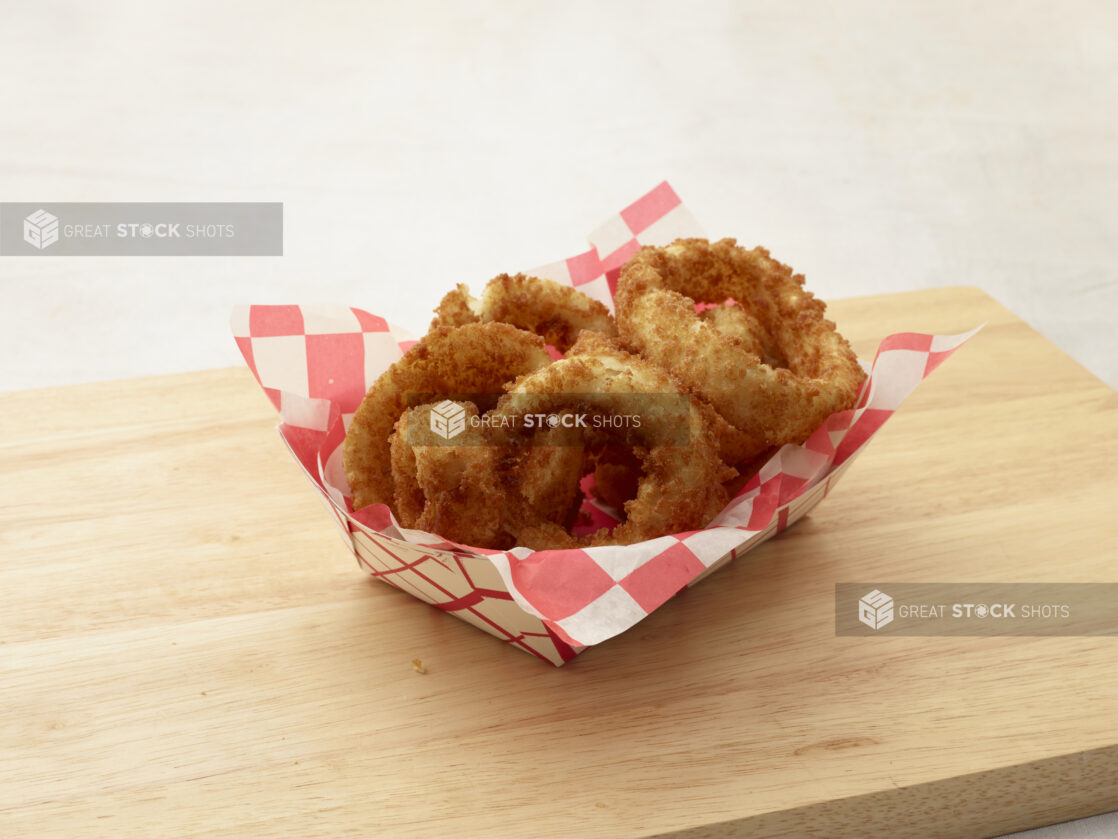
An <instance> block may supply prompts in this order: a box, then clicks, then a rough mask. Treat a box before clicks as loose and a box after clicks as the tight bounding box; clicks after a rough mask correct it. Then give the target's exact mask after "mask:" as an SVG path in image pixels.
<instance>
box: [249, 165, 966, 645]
mask: <svg viewBox="0 0 1118 839" xmlns="http://www.w3.org/2000/svg"><path fill="white" fill-rule="evenodd" d="M701 235H703V234H702V232H701V231H700V230H699V227H698V225H697V224H696V222H695V220H694V218H693V217H692V215H691V214H690V212H689V211H688V210H687V208H686V207H684V206H683V204H682V203H681V202H680V200H679V197H678V196H677V195H676V193H675V191H674V190H673V189H672V188H671V187H670V186H669V185H668V184H667V182H665V183H661V184H660V185H659V186H657V187H656V188H655V189H653V190H652V191H651V192H649V193H648V194H647V195H645V196H644V197H642V198H640V199H638V200H637V201H635V202H634V203H633V204H631V205H629V206H628V207H626V208H625V209H624V210H622V211H621V212H620V213H619V214H618V215H617V216H615V217H614V218H612V219H610V220H609V221H608V222H606V223H605V224H603V225H602V226H601V227H599V228H598V229H597V230H596V231H595V232H594V233H592V234H591V235H590V241H591V244H592V247H591V248H590V250H588V251H586V252H585V253H582V254H579V255H578V256H574V257H571V258H570V259H567V260H564V261H563V262H558V263H553V264H551V265H547V266H544V267H542V268H538V269H536V270H535V271H532V272H530V273H532V274H535V275H536V276H542V277H548V278H550V279H553V280H556V281H558V282H561V283H565V284H568V285H573V286H575V287H577V288H578V289H579V290H581V291H583V292H585V293H587V294H589V295H590V296H591V297H594V298H596V299H598V300H601V301H603V302H604V303H606V304H607V305H609V306H611V307H612V305H613V301H612V297H613V292H614V290H615V288H616V282H617V276H618V274H619V273H620V270H621V266H622V265H623V264H624V263H625V261H626V260H628V259H629V257H630V256H632V255H633V254H634V253H635V252H636V251H637V249H638V248H640V247H641V246H642V245H663V244H668V243H670V242H671V241H673V240H674V239H676V238H678V237H681V236H701ZM232 326H233V334H234V336H235V338H236V341H237V345H238V346H239V347H240V349H241V352H242V353H243V354H244V357H245V361H246V362H247V363H248V366H249V368H250V369H251V370H252V372H253V374H254V375H255V376H256V378H257V380H258V381H259V382H260V385H261V387H263V388H264V392H265V393H266V394H267V395H268V397H269V398H270V399H271V400H272V404H274V405H275V406H276V409H277V410H278V411H279V412H280V416H281V422H280V425H279V431H280V434H281V436H282V437H283V439H284V441H285V443H286V444H287V446H288V448H289V449H290V450H291V453H292V454H293V455H294V456H295V458H296V460H298V461H299V463H300V465H301V466H302V467H303V469H304V471H305V472H306V474H307V477H308V478H310V480H311V482H312V483H313V484H314V485H315V487H316V488H317V489H318V490H319V492H320V493H321V494H322V498H323V500H324V502H325V504H326V508H327V509H328V510H329V511H330V513H331V515H332V516H333V518H334V519H335V521H336V522H337V524H338V526H339V527H340V528H341V531H342V533H343V535H344V536H345V538H346V540H347V542H348V543H349V545H350V548H351V550H352V551H353V554H354V556H356V558H357V560H358V563H359V564H360V565H361V566H362V567H363V568H365V569H366V570H367V571H368V572H369V573H370V574H372V575H374V576H376V577H378V578H379V579H381V580H383V581H385V582H387V583H390V584H391V585H394V586H396V587H397V588H399V589H401V590H403V591H406V592H409V593H410V594H412V595H414V596H415V597H418V598H419V599H421V600H424V601H426V602H427V603H430V604H432V605H433V606H437V607H438V608H440V609H442V610H444V611H447V612H450V613H451V614H453V615H455V616H457V617H459V618H461V619H462V620H465V621H467V622H469V623H472V624H473V625H474V626H477V627H479V628H480V629H483V630H485V631H486V632H488V633H490V634H491V635H494V636H496V637H498V638H500V639H502V640H504V641H506V642H507V643H509V644H512V645H514V646H517V647H520V648H521V649H523V650H525V651H526V652H530V653H532V654H533V655H536V656H538V657H539V658H542V659H544V660H546V661H550V662H552V663H553V664H556V665H559V664H563V663H565V662H567V661H569V660H570V659H572V658H574V656H576V655H578V653H579V652H581V651H582V650H583V649H584V648H585V647H587V646H589V645H591V644H598V643H600V642H602V641H605V640H606V639H607V638H611V637H613V636H614V635H617V634H618V633H620V632H624V631H625V630H626V629H629V628H630V627H631V626H633V624H635V623H637V622H638V621H639V620H641V619H642V618H644V617H645V616H647V615H648V614H649V613H650V612H652V611H653V610H654V609H656V608H657V607H658V606H660V605H661V604H662V603H664V602H665V601H666V600H668V599H669V598H670V597H672V595H674V594H675V593H676V592H678V591H679V590H680V589H682V588H684V587H686V586H688V585H693V584H694V583H696V582H698V581H699V580H701V579H702V578H703V577H705V576H706V575H707V574H709V573H710V572H712V571H714V570H715V569H717V568H719V567H721V566H722V565H723V564H725V563H726V562H728V561H730V560H731V559H733V558H734V557H737V556H740V555H741V554H743V553H745V552H746V551H748V550H750V549H752V548H754V547H756V546H757V545H759V544H761V543H762V542H764V541H765V540H766V539H768V538H769V537H771V536H773V535H775V534H776V533H779V532H780V531H781V530H783V529H785V528H786V527H788V526H789V525H791V524H792V523H793V522H795V521H796V520H797V519H798V518H800V517H801V516H803V515H804V514H805V513H806V512H808V511H809V510H810V509H811V508H812V507H814V506H815V505H816V504H818V503H819V502H820V501H821V500H822V499H823V498H824V497H825V496H826V494H827V493H828V492H829V491H830V489H831V487H833V486H834V484H835V482H836V481H837V480H838V479H839V478H840V477H841V475H842V473H843V472H844V471H845V470H846V468H847V467H848V466H849V465H850V462H851V461H852V460H853V458H854V456H855V455H856V454H857V453H858V452H860V451H861V449H862V447H863V446H864V445H865V444H866V442H867V441H868V440H869V439H870V438H871V437H872V436H873V435H874V433H876V431H877V429H878V428H880V427H881V425H882V424H883V423H884V422H885V420H886V419H888V418H889V416H890V415H891V414H892V413H893V411H895V410H896V409H897V407H898V406H899V405H900V403H901V402H902V401H903V400H904V398H905V397H906V396H907V395H908V394H909V393H910V392H911V391H912V390H913V388H915V387H916V385H917V384H919V383H920V382H921V381H922V380H923V379H924V378H925V377H926V376H927V375H928V374H929V373H931V371H932V370H934V369H935V368H936V367H937V366H938V365H939V364H940V363H942V362H943V361H944V359H946V358H947V357H948V356H949V355H951V353H952V352H954V351H955V350H956V349H957V348H958V347H959V346H961V345H962V344H963V343H964V342H965V341H966V340H967V339H968V338H970V337H971V335H973V334H974V333H975V332H977V329H975V330H972V331H970V332H967V333H964V334H962V335H948V336H938V335H921V334H915V333H901V334H896V335H890V336H889V337H888V338H886V339H885V340H884V341H882V342H881V346H880V347H879V348H878V351H877V356H876V358H875V359H874V362H873V365H872V367H871V369H870V375H869V379H868V381H867V385H866V387H865V388H864V389H863V392H862V394H861V397H860V398H859V402H858V405H857V406H856V407H855V408H854V409H852V410H849V411H843V412H841V413H837V414H833V415H832V416H830V417H829V418H828V419H827V421H826V422H824V423H823V425H822V426H821V427H820V428H818V429H817V430H816V431H815V433H814V434H813V435H812V436H811V437H810V438H809V439H808V440H807V442H805V443H804V444H803V445H799V446H791V445H789V446H784V447H783V448H782V449H781V450H780V451H778V452H777V453H776V454H775V455H774V456H773V457H772V458H771V459H770V460H769V461H768V463H766V464H765V466H764V467H763V468H762V469H761V470H760V472H759V473H758V474H757V475H756V476H754V478H753V479H752V480H751V481H750V482H749V483H748V484H747V485H746V486H745V487H744V488H743V489H742V491H741V492H740V493H739V494H738V495H737V497H735V498H734V499H733V500H732V501H731V502H730V503H729V504H728V505H727V506H726V508H725V509H724V510H723V511H722V512H721V513H720V514H719V515H718V517H717V518H715V520H714V521H713V522H711V524H710V525H709V526H708V527H707V528H705V529H704V530H699V531H695V532H691V533H677V534H674V535H671V536H664V537H662V538H659V539H653V540H650V541H647V542H642V543H640V544H637V545H629V546H626V547H603V548H587V549H585V550H556V551H535V552H533V551H530V550H528V549H527V548H514V549H513V550H511V551H505V552H502V551H489V550H482V549H479V548H472V547H469V546H466V545H458V544H454V543H450V542H447V541H446V540H444V539H442V538H440V537H439V536H437V535H435V534H431V533H424V532H421V531H416V530H408V529H405V528H403V527H401V526H400V525H399V523H398V522H397V521H396V520H395V518H394V517H393V515H392V513H391V511H390V510H389V509H388V508H387V507H386V506H384V505H372V506H370V507H365V508H363V509H361V510H357V511H354V510H353V509H352V505H351V504H350V500H349V498H348V497H347V496H348V491H349V490H348V486H347V484H346V480H345V474H344V472H343V469H342V463H341V444H342V441H343V440H344V439H345V429H346V427H347V426H348V423H349V421H350V419H351V418H352V416H353V413H354V411H356V409H357V406H358V405H359V404H360V402H361V399H362V397H363V396H364V395H365V392H366V391H367V390H368V388H369V386H370V385H371V384H372V383H373V382H374V381H375V380H376V379H377V377H378V376H379V375H380V374H381V373H382V372H383V371H384V370H385V369H386V368H387V367H388V366H389V365H391V364H392V363H393V362H395V361H396V360H397V359H399V358H400V357H401V356H402V355H403V354H404V353H405V352H406V351H407V349H408V348H409V347H410V346H411V345H412V344H414V343H415V340H414V338H413V337H412V336H411V334H409V333H407V332H405V331H403V330H401V329H398V328H396V327H394V326H392V325H391V324H389V323H388V322H387V321H385V320H384V319H383V318H381V317H378V316H376V315H371V314H369V313H367V312H364V311H361V310H360V309H351V308H345V307H340V306H242V307H238V308H237V309H236V310H235V311H234V313H233V319H232ZM584 510H585V511H586V512H588V513H590V514H591V516H592V518H593V519H594V521H595V523H600V522H605V521H609V520H610V518H611V517H610V515H609V514H610V511H609V510H608V508H602V507H601V506H600V505H596V504H594V502H592V501H591V500H589V499H588V501H587V504H586V505H584Z"/></svg>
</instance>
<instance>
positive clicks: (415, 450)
mask: <svg viewBox="0 0 1118 839" xmlns="http://www.w3.org/2000/svg"><path fill="white" fill-rule="evenodd" d="M457 404H459V405H461V406H462V407H463V408H465V410H466V427H465V429H464V430H463V431H461V432H459V433H458V434H456V435H455V437H454V438H453V441H454V442H453V444H449V443H448V442H447V441H446V440H444V439H442V438H440V437H438V436H437V435H435V434H434V433H433V432H432V431H431V411H432V409H433V408H434V407H435V406H434V405H429V404H428V405H420V406H417V407H414V408H411V409H409V410H407V411H405V412H404V414H403V415H402V416H401V417H400V420H399V421H398V422H397V423H396V427H395V430H394V432H393V434H392V437H391V438H390V443H389V448H390V450H391V455H392V477H393V480H394V482H395V490H396V510H397V517H398V518H399V520H400V523H401V524H402V525H403V526H404V527H412V528H417V529H419V530H426V531H429V532H433V533H438V534H439V535H440V536H442V537H444V538H446V539H450V540H451V541H454V542H461V543H463V544H468V545H476V546H479V547H487V548H498V549H504V548H511V547H512V546H513V545H514V544H515V533H516V532H517V530H518V529H519V528H520V527H523V526H527V525H534V524H554V525H556V526H558V527H562V528H566V527H569V526H570V525H571V524H573V522H574V518H575V514H576V513H577V512H578V507H579V505H580V504H581V502H582V494H581V492H580V490H579V481H580V480H581V478H582V470H583V449H582V447H580V446H561V445H550V442H551V440H550V435H551V432H549V431H545V432H543V434H542V435H541V437H540V439H539V440H538V441H537V442H538V445H533V446H503V445H499V443H500V442H501V441H502V440H503V439H504V438H502V437H501V436H500V435H498V434H495V433H493V432H492V431H490V430H489V429H488V428H486V427H485V426H482V425H480V424H478V423H477V417H478V412H477V408H476V406H475V405H474V404H473V403H471V402H459V403H457ZM409 427H410V429H411V434H410V435H409V433H408V431H409Z"/></svg>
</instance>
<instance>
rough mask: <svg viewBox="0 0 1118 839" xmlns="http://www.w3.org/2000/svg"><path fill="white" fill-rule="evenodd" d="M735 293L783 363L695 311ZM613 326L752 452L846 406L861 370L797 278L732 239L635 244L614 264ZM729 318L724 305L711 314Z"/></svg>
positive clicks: (797, 436)
mask: <svg viewBox="0 0 1118 839" xmlns="http://www.w3.org/2000/svg"><path fill="white" fill-rule="evenodd" d="M728 298H732V299H734V300H736V301H738V302H739V303H740V304H741V305H742V307H743V311H744V312H746V313H747V314H749V315H751V316H752V317H753V318H755V319H756V321H757V322H758V323H759V324H760V325H761V326H762V327H763V329H764V332H765V334H766V335H767V336H768V337H769V338H770V339H771V353H773V354H775V355H776V356H778V357H780V358H781V359H783V360H784V361H785V363H786V366H785V367H773V366H770V365H769V364H766V363H764V361H763V360H762V358H761V357H759V355H758V353H757V352H756V349H757V343H756V342H753V343H751V342H747V341H744V340H743V339H742V338H741V337H736V336H735V335H734V334H732V330H730V329H727V328H725V325H723V329H719V328H717V326H718V325H719V324H718V321H717V320H715V321H713V322H712V321H711V320H709V319H704V318H702V317H700V316H699V315H697V314H696V313H695V302H696V301H699V302H704V303H722V302H723V301H725V300H727V299H728ZM616 302H617V325H618V331H619V332H620V335H621V338H622V340H623V342H624V343H625V344H626V345H628V346H630V347H632V348H633V349H635V350H637V351H639V352H640V353H641V355H643V356H644V357H645V358H647V359H649V360H651V361H653V362H656V363H657V364H661V365H663V366H664V367H666V368H668V369H669V370H670V371H671V372H672V373H674V374H675V375H676V376H677V377H678V378H679V379H680V380H681V381H682V382H683V383H684V384H685V385H686V386H688V387H690V388H693V389H694V390H695V391H696V392H697V393H699V394H701V395H702V396H703V397H705V398H706V399H708V400H709V401H710V403H711V404H712V405H713V406H714V408H715V409H716V410H717V411H718V413H720V414H721V415H722V416H723V417H725V418H726V420H728V421H729V423H730V424H731V425H733V426H735V427H736V428H737V429H739V430H740V431H742V432H744V433H745V434H746V435H748V437H749V438H750V439H751V441H752V443H753V446H752V448H754V449H755V450H756V451H755V452H754V453H756V452H759V451H761V450H763V449H764V448H766V447H768V446H774V445H781V444H783V443H789V442H801V441H803V440H804V439H806V438H807V436H808V435H809V434H810V433H811V432H812V431H813V430H814V429H815V428H817V427H818V426H819V424H820V423H822V422H823V420H824V419H826V417H827V416H828V415H830V414H832V413H834V412H835V411H841V410H844V409H846V408H850V407H852V406H853V404H854V401H855V399H856V398H857V394H858V389H859V387H860V386H861V384H862V381H863V380H864V378H865V374H864V373H863V371H862V368H861V367H860V366H859V365H858V361H857V359H856V358H855V356H854V352H853V351H852V350H851V348H850V345H849V343H847V341H846V339H844V338H843V337H842V336H841V335H839V334H838V333H837V332H836V331H835V325H834V323H832V322H831V321H829V320H826V319H825V318H824V317H823V314H824V311H825V308H826V306H825V304H824V303H823V302H822V301H820V300H817V299H815V297H813V296H812V294H811V293H810V292H807V291H805V290H804V288H803V277H802V276H801V275H798V274H796V275H794V274H793V273H792V269H791V268H789V267H788V266H786V265H782V264H781V263H779V262H777V261H776V260H774V259H772V258H771V257H770V256H769V253H768V251H767V250H765V249H764V248H755V249H753V250H746V249H745V248H742V247H739V246H737V244H736V242H735V241H734V240H733V239H723V240H721V241H719V242H713V243H712V242H708V241H707V240H706V239H679V240H677V241H676V242H674V243H673V244H671V245H669V246H667V247H645V248H642V249H641V250H640V251H639V252H638V253H637V254H636V255H635V256H634V257H633V258H632V259H631V260H630V261H629V262H628V263H626V265H625V266H624V267H623V268H622V271H621V277H620V280H619V282H618V289H617V297H616ZM715 317H720V318H727V319H729V318H735V319H736V320H737V321H738V325H739V326H742V327H744V321H743V320H742V319H741V318H740V317H737V316H735V315H732V314H729V313H724V314H723V315H719V316H715Z"/></svg>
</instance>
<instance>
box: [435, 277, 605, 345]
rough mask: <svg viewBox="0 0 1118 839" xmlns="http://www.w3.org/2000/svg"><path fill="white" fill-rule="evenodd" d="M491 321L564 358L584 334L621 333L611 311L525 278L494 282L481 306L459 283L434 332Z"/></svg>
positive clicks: (566, 290)
mask: <svg viewBox="0 0 1118 839" xmlns="http://www.w3.org/2000/svg"><path fill="white" fill-rule="evenodd" d="M490 321H498V322H500V323H510V324H512V325H513V326H517V327H520V328H521V329H526V330H528V331H529V332H535V333H536V334H537V335H541V336H543V339H544V341H545V342H547V343H548V344H550V345H551V346H553V347H555V348H556V349H557V350H559V351H560V352H566V351H567V350H568V349H569V348H570V347H571V345H572V344H574V342H575V340H576V339H577V338H578V334H579V332H581V331H582V330H584V329H586V330H591V331H594V332H601V333H604V334H606V335H614V334H616V332H617V328H616V326H615V324H614V322H613V317H612V316H611V315H610V313H609V310H608V309H607V308H606V307H605V306H603V305H602V304H601V303H599V302H598V301H597V300H594V299H593V298H591V297H587V296H586V295H585V294H583V293H582V292H581V291H578V290H577V289H575V288H572V287H571V286H565V285H561V284H560V283H557V282H555V281H554V280H545V279H541V278H539V277H529V276H525V275H524V274H516V275H514V276H510V275H508V274H501V275H499V276H497V277H494V278H493V279H492V280H490V281H489V283H488V284H487V285H486V286H485V290H484V291H483V292H482V295H481V299H480V300H475V299H474V298H473V297H471V296H470V289H469V286H466V285H464V284H461V283H460V284H459V285H458V286H457V287H456V288H455V289H454V290H453V291H451V292H448V293H447V295H446V296H445V297H443V299H442V301H441V302H440V303H439V307H438V308H437V309H435V319H434V321H432V323H431V326H432V328H434V327H437V326H462V325H463V324H467V323H478V322H481V323H488V322H490Z"/></svg>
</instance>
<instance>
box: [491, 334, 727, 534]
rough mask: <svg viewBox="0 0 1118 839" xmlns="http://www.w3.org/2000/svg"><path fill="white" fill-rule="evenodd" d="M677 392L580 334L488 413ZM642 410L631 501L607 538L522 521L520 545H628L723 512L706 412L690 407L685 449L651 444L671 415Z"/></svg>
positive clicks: (719, 470) (720, 475) (646, 366)
mask: <svg viewBox="0 0 1118 839" xmlns="http://www.w3.org/2000/svg"><path fill="white" fill-rule="evenodd" d="M680 393H683V389H682V387H681V385H680V384H679V382H678V381H677V380H676V379H675V378H674V377H673V376H671V374H669V373H668V372H667V371H666V370H664V369H663V368H661V367H659V366H657V365H655V364H652V363H651V362H649V361H646V360H645V359H642V358H640V357H638V356H636V355H633V354H631V353H628V352H626V351H624V350H623V349H621V347H620V346H619V345H618V344H617V342H616V341H614V340H612V339H610V338H608V337H606V336H604V335H601V334H599V333H594V332H583V333H582V335H581V336H580V338H579V340H578V341H577V342H576V344H575V345H574V346H573V347H572V348H571V350H570V352H569V353H568V354H567V357H566V358H563V359H560V360H559V361H556V362H555V363H553V364H551V365H550V366H549V367H545V368H543V369H541V370H537V371H535V372H533V373H528V374H526V375H524V376H521V377H520V378H519V379H517V380H516V382H514V383H513V385H512V386H511V387H510V388H509V391H508V393H506V394H505V395H504V396H502V397H501V399H500V400H499V401H498V403H497V407H496V408H494V409H493V411H492V412H490V413H491V415H492V416H494V417H509V416H524V415H525V414H529V413H551V412H555V411H557V410H562V409H569V410H586V409H587V408H590V409H593V408H594V407H595V406H596V407H605V406H608V403H609V399H610V397H611V395H616V394H680ZM588 398H590V399H591V401H590V403H588V402H587V399H588ZM653 407H654V406H653ZM646 413H648V414H649V416H647V417H643V416H642V424H641V427H640V429H637V430H635V431H634V433H635V434H636V435H637V437H638V439H641V441H642V444H643V445H642V446H640V447H639V448H635V449H634V451H636V452H637V453H638V454H639V456H640V461H641V467H642V475H641V477H640V480H639V481H638V485H637V491H636V496H635V497H634V498H632V499H631V500H629V501H627V502H626V503H625V512H626V514H627V516H626V520H625V521H624V522H623V523H622V524H620V525H618V526H617V527H616V528H614V530H613V532H612V533H608V532H606V531H604V530H601V531H598V532H597V533H596V534H593V535H591V536H589V537H584V538H583V539H581V540H580V539H576V538H575V537H573V536H571V535H570V534H569V533H566V532H565V531H564V530H563V529H562V528H560V527H557V526H555V525H549V524H547V523H543V524H541V523H538V522H527V523H525V526H524V527H521V528H519V529H518V537H519V539H518V541H519V543H520V544H522V545H525V546H526V547H532V546H533V545H532V544H529V541H530V542H533V543H537V544H545V545H547V546H548V547H561V546H574V545H578V544H588V545H628V544H632V543H634V542H641V541H644V540H646V539H654V538H656V537H658V536H664V535H666V534H669V533H678V532H682V531H686V530H696V529H698V528H701V527H702V526H703V525H705V524H706V523H707V522H708V521H710V519H711V518H713V517H714V516H715V515H717V514H718V513H719V512H720V511H721V510H722V508H723V507H724V506H725V505H726V503H727V501H728V500H729V495H728V494H727V492H726V490H725V488H724V487H723V486H722V483H723V482H724V481H726V480H729V479H731V478H732V477H733V476H734V475H735V474H736V473H735V471H734V470H733V469H731V468H729V467H727V466H726V464H725V463H723V461H722V459H721V457H720V455H719V451H718V441H717V438H716V436H715V433H714V430H713V428H712V425H711V423H710V420H709V415H708V413H706V412H705V411H704V410H703V409H702V408H701V407H700V406H699V405H697V404H696V403H695V401H692V402H691V405H690V408H689V410H688V414H687V419H686V422H687V423H688V433H689V439H690V442H689V444H688V445H685V446H680V445H662V444H659V443H658V442H657V440H658V439H659V440H663V439H666V438H667V437H668V434H669V432H670V431H671V430H672V429H669V428H668V426H669V425H670V424H671V423H673V422H677V421H678V417H672V416H670V415H665V416H658V415H657V413H656V411H655V410H650V411H648V412H646ZM675 430H678V429H675Z"/></svg>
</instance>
